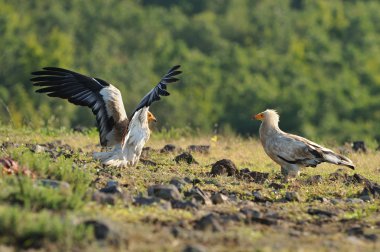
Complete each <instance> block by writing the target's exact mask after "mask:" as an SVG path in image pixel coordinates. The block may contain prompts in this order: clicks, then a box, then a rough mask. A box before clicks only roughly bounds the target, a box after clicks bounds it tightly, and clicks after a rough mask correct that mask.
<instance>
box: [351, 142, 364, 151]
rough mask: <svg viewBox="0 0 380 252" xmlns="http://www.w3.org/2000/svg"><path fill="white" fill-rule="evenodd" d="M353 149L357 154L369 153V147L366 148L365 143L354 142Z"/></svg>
mask: <svg viewBox="0 0 380 252" xmlns="http://www.w3.org/2000/svg"><path fill="white" fill-rule="evenodd" d="M352 149H353V150H354V151H355V152H364V153H366V152H367V147H366V146H365V142H364V141H354V142H353V143H352Z"/></svg>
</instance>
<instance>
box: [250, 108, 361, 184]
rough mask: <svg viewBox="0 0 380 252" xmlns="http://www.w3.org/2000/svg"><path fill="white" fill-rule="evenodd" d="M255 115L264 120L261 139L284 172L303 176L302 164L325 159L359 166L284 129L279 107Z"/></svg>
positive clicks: (270, 155) (331, 162) (293, 175)
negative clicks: (281, 127)
mask: <svg viewBox="0 0 380 252" xmlns="http://www.w3.org/2000/svg"><path fill="white" fill-rule="evenodd" d="M254 118H255V119H257V120H260V121H262V123H261V125H260V140H261V143H262V145H263V147H264V150H265V153H266V154H267V155H268V156H269V157H270V158H271V159H272V160H273V161H275V162H276V163H277V164H279V165H281V172H282V173H283V175H285V176H287V177H295V176H298V175H299V173H300V168H301V167H316V166H317V165H318V164H320V163H323V162H327V163H330V164H336V165H344V166H347V167H349V168H351V169H355V165H354V164H353V162H352V161H351V160H350V159H348V158H347V157H345V156H343V155H340V154H337V153H335V152H333V151H332V150H330V149H327V148H325V147H323V146H321V145H319V144H316V143H314V142H312V141H310V140H308V139H306V138H303V137H300V136H296V135H292V134H288V133H286V132H284V131H282V130H281V129H280V128H279V126H278V122H279V120H280V116H279V115H278V114H277V112H276V111H275V110H272V109H267V110H265V111H264V112H261V113H259V114H257V115H255V116H254Z"/></svg>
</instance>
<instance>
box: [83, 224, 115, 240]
mask: <svg viewBox="0 0 380 252" xmlns="http://www.w3.org/2000/svg"><path fill="white" fill-rule="evenodd" d="M83 224H84V225H85V226H91V227H93V229H94V236H95V238H96V239H97V240H104V239H106V238H107V236H108V234H109V233H110V229H109V228H108V226H107V225H106V224H104V223H103V222H100V221H97V220H87V221H85V222H84V223H83Z"/></svg>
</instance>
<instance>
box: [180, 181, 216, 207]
mask: <svg viewBox="0 0 380 252" xmlns="http://www.w3.org/2000/svg"><path fill="white" fill-rule="evenodd" d="M185 196H186V197H190V198H193V199H195V200H196V201H197V202H199V203H201V204H202V205H211V200H210V197H209V196H208V195H207V194H206V193H205V192H203V191H202V190H201V189H200V188H199V187H197V186H195V187H193V188H191V189H190V191H188V192H186V193H185Z"/></svg>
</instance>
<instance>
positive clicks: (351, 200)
mask: <svg viewBox="0 0 380 252" xmlns="http://www.w3.org/2000/svg"><path fill="white" fill-rule="evenodd" d="M346 202H347V203H351V204H362V203H364V201H363V200H362V199H359V198H348V199H346Z"/></svg>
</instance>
